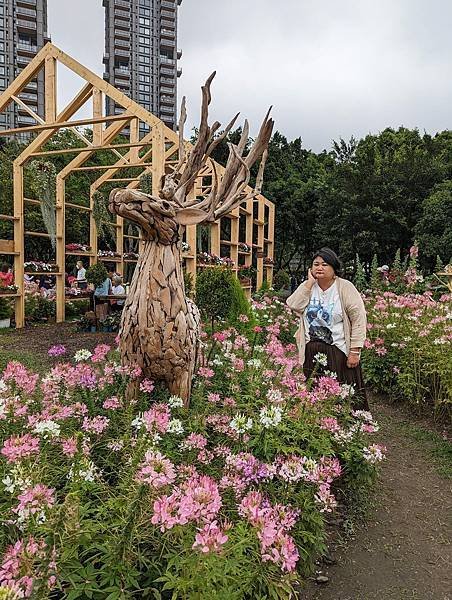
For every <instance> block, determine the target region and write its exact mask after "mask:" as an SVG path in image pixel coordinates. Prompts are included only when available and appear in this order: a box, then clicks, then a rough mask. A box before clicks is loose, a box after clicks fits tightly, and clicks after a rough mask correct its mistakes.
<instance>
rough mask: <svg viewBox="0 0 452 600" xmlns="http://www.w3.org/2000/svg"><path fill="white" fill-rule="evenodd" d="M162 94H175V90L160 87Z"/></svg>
mask: <svg viewBox="0 0 452 600" xmlns="http://www.w3.org/2000/svg"><path fill="white" fill-rule="evenodd" d="M160 93H162V94H163V95H165V94H174V88H170V87H164V86H163V85H162V86H160Z"/></svg>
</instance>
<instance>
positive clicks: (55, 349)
mask: <svg viewBox="0 0 452 600" xmlns="http://www.w3.org/2000/svg"><path fill="white" fill-rule="evenodd" d="M47 354H48V355H49V356H63V354H66V348H65V346H63V345H62V344H57V345H56V346H51V347H50V348H49V351H48V352H47Z"/></svg>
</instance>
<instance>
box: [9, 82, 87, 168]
mask: <svg viewBox="0 0 452 600" xmlns="http://www.w3.org/2000/svg"><path fill="white" fill-rule="evenodd" d="M92 91H93V86H92V85H91V84H90V83H87V84H86V85H85V86H83V88H82V89H81V90H80V91H79V93H78V94H77V95H76V96H75V98H73V100H71V102H69V104H68V105H67V106H66V107H65V108H64V109H63V110H62V111H61V113H60V114H59V115H58V117H57V121H66V120H67V119H70V118H71V117H72V116H73V115H74V114H75V113H76V112H77V111H78V110H79V109H80V108H81V107H82V106H83V105H84V104H85V102H87V100H88V99H89V98H90V97H91V94H92ZM56 131H58V127H55V128H54V129H52V130H48V131H43V132H42V133H40V134H39V135H38V136H37V137H36V138H35V139H34V140H33V141H32V142H30V144H28V146H27V147H26V148H25V149H24V151H23V152H22V153H21V154H20V155H19V156H18V157H17V158H16V160H15V161H14V162H15V163H17V164H20V165H23V164H24V163H25V162H26V161H27V159H28V158H29V157H30V156H31V155H32V154H33V153H34V152H36V151H37V150H40V149H41V148H42V146H43V144H45V143H46V142H47V141H48V140H49V139H50V138H51V137H52V136H53V134H54V133H55V132H56Z"/></svg>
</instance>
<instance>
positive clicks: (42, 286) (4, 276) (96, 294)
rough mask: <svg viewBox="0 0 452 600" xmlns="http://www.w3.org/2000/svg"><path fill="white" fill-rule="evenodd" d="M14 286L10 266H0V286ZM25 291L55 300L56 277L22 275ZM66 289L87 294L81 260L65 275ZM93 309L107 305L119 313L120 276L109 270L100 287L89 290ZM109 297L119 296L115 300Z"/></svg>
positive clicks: (49, 274)
mask: <svg viewBox="0 0 452 600" xmlns="http://www.w3.org/2000/svg"><path fill="white" fill-rule="evenodd" d="M13 284H14V272H13V269H12V267H11V266H10V265H8V264H7V263H3V264H2V265H1V266H0V286H2V287H7V286H9V285H13ZM24 284H25V290H26V291H27V289H28V290H30V289H32V288H33V289H34V291H36V292H39V293H40V294H41V295H42V296H44V297H45V298H48V299H49V300H51V299H53V298H55V295H56V276H55V275H54V274H52V273H46V274H33V273H25V274H24ZM65 285H66V288H70V289H78V290H81V291H85V292H88V288H89V285H88V282H87V280H86V269H85V266H84V264H83V262H82V261H81V260H79V261H77V264H76V266H75V268H74V269H73V271H72V273H65ZM91 291H92V294H90V296H91V298H92V306H93V308H94V307H95V306H96V305H101V304H104V303H106V304H108V306H109V307H110V308H111V310H113V311H121V310H122V308H123V306H124V298H123V297H122V296H125V294H126V289H125V286H124V283H123V279H122V276H121V275H120V274H119V273H117V272H116V271H115V269H113V268H111V269H110V270H109V271H108V277H107V278H106V279H105V281H104V282H103V283H102V285H100V286H98V287H96V288H95V289H94V290H91ZM110 296H119V298H118V299H117V300H116V299H114V298H111V297H110Z"/></svg>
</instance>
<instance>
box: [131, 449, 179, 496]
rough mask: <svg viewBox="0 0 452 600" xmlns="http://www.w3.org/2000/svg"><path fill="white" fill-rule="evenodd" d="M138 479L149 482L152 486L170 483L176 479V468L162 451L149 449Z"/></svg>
mask: <svg viewBox="0 0 452 600" xmlns="http://www.w3.org/2000/svg"><path fill="white" fill-rule="evenodd" d="M136 480H137V481H138V482H140V483H147V484H149V485H150V486H151V487H152V488H155V489H157V488H160V487H163V486H165V485H170V484H171V483H174V481H175V480H176V470H175V468H174V465H173V463H172V462H171V461H170V460H169V459H168V458H166V457H165V456H164V455H163V454H161V453H160V452H155V451H154V450H148V451H147V452H146V454H145V457H144V461H143V462H142V464H141V465H140V468H139V469H138V473H137V474H136Z"/></svg>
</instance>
